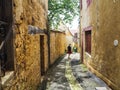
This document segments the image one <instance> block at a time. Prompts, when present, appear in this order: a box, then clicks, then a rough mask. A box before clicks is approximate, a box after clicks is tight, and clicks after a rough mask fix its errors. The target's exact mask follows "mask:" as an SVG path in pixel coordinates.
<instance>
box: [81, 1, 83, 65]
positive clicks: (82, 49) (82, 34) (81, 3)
mask: <svg viewBox="0 0 120 90" xmlns="http://www.w3.org/2000/svg"><path fill="white" fill-rule="evenodd" d="M81 10H82V0H80V37H81V39H80V40H81V41H80V47H81V51H80V52H81V56H80V57H81V63H83V32H82V29H81V18H82V16H81Z"/></svg>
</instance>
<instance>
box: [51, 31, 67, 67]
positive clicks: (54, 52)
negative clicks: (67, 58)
mask: <svg viewBox="0 0 120 90" xmlns="http://www.w3.org/2000/svg"><path fill="white" fill-rule="evenodd" d="M65 42H66V40H65V32H61V31H53V30H51V32H50V49H51V50H50V64H51V65H52V64H53V63H54V62H55V60H56V59H57V58H58V57H60V56H61V55H63V54H64V53H65V46H66V43H65Z"/></svg>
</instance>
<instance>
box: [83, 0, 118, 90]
mask: <svg viewBox="0 0 120 90" xmlns="http://www.w3.org/2000/svg"><path fill="white" fill-rule="evenodd" d="M82 1H83V8H82V11H81V15H82V18H81V28H82V29H83V28H85V27H87V26H92V27H93V29H92V54H91V57H88V55H86V53H85V48H84V60H85V62H86V64H87V65H88V66H89V68H90V69H91V70H92V71H93V72H94V73H96V74H97V75H98V76H99V77H101V78H102V79H103V80H105V81H106V82H107V83H108V85H110V86H111V87H112V89H113V90H120V81H119V78H120V49H119V48H120V45H119V44H118V46H114V40H118V42H120V34H119V32H120V7H119V5H120V0H92V3H91V5H90V6H89V7H88V8H87V7H86V0H82ZM83 38H84V37H83ZM84 47H85V44H84Z"/></svg>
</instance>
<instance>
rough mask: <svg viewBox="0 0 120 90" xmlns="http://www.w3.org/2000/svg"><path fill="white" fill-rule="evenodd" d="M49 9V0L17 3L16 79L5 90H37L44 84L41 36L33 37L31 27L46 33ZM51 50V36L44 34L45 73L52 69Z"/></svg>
mask: <svg viewBox="0 0 120 90" xmlns="http://www.w3.org/2000/svg"><path fill="white" fill-rule="evenodd" d="M41 2H42V3H41ZM46 6H47V0H46V2H45V1H44V0H42V1H41V0H13V18H14V27H13V29H14V54H15V56H14V58H15V60H14V62H15V65H14V67H15V71H14V73H15V75H14V77H13V79H11V80H10V81H9V82H8V84H7V86H5V87H4V90H36V88H37V85H38V84H39V83H40V81H41V74H40V70H41V68H40V35H29V34H28V25H33V26H37V27H39V28H41V29H46V19H47V17H46V15H47V7H46ZM45 7H46V9H44V8H45ZM47 50H48V48H47V35H45V34H44V55H45V56H44V57H45V69H47V67H48V65H47V64H48V58H47V57H48V53H47V52H48V51H47Z"/></svg>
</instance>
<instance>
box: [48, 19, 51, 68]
mask: <svg viewBox="0 0 120 90" xmlns="http://www.w3.org/2000/svg"><path fill="white" fill-rule="evenodd" d="M47 39H48V41H47V44H48V68H50V66H51V62H50V28H49V21H48V20H47Z"/></svg>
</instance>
